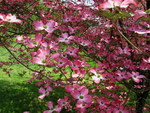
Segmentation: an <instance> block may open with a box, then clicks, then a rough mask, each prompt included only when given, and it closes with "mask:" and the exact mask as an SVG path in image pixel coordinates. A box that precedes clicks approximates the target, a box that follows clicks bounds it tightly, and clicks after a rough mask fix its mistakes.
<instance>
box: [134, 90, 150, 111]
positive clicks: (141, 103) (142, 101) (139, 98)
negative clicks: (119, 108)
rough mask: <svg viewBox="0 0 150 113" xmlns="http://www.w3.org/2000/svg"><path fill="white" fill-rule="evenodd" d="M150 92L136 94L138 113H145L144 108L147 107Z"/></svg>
mask: <svg viewBox="0 0 150 113" xmlns="http://www.w3.org/2000/svg"><path fill="white" fill-rule="evenodd" d="M148 93H149V91H145V92H143V93H136V98H137V102H136V113H144V112H143V108H144V105H145V101H146V98H147V97H148Z"/></svg>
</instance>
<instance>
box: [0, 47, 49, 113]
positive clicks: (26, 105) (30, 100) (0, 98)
mask: <svg viewBox="0 0 150 113" xmlns="http://www.w3.org/2000/svg"><path fill="white" fill-rule="evenodd" d="M0 51H1V53H0V61H7V60H8V56H9V53H8V52H7V51H6V50H5V49H4V48H2V47H0ZM3 68H7V69H9V68H13V70H12V71H11V73H10V75H8V74H6V73H5V72H3V71H2V70H3ZM22 71H27V73H26V74H25V75H23V74H21V73H22ZM31 77H32V75H31V73H30V72H29V71H28V70H27V69H25V68H24V67H23V66H21V65H20V64H15V65H7V66H3V67H0V113H23V112H24V111H30V113H41V112H42V111H44V110H46V109H47V107H46V106H45V103H46V102H45V101H44V100H40V99H38V96H39V95H40V94H39V93H38V87H37V86H35V83H27V82H26V81H27V80H29V79H30V78H31Z"/></svg>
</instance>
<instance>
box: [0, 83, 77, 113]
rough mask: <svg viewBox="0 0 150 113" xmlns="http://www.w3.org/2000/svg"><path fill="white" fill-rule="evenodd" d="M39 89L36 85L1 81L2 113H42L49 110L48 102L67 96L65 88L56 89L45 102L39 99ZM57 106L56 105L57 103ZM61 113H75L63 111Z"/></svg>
mask: <svg viewBox="0 0 150 113" xmlns="http://www.w3.org/2000/svg"><path fill="white" fill-rule="evenodd" d="M38 89H39V88H38V87H36V86H35V83H14V84H10V82H8V81H4V80H0V113H23V112H24V111H30V113H42V112H43V111H45V110H48V107H47V105H46V103H47V102H48V101H50V100H51V101H53V102H57V100H58V99H59V98H63V97H64V95H65V92H64V89H63V88H55V90H53V91H52V92H51V93H50V96H49V97H45V98H44V99H43V100H41V99H38V96H39V95H40V94H39V93H38ZM55 104H56V103H55ZM61 113H75V112H74V111H67V110H65V109H63V110H62V111H61Z"/></svg>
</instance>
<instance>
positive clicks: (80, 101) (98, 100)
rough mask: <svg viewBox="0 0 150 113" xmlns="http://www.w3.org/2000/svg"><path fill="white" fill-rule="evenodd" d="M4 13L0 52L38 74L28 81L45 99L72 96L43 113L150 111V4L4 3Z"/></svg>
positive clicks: (117, 0)
mask: <svg viewBox="0 0 150 113" xmlns="http://www.w3.org/2000/svg"><path fill="white" fill-rule="evenodd" d="M0 6H1V7H0V11H1V12H0V43H1V46H3V47H5V48H6V49H7V50H8V51H9V52H10V54H11V55H12V56H13V57H14V59H16V60H17V62H18V63H20V64H22V65H23V66H24V67H26V68H27V69H29V70H30V71H32V72H33V77H32V78H31V79H30V80H29V81H28V82H32V81H34V80H38V82H37V84H36V85H37V86H38V87H39V98H40V99H44V98H46V97H47V96H50V95H51V93H52V92H53V91H54V90H55V89H56V88H61V89H62V90H63V92H65V93H62V95H63V98H61V97H58V99H57V101H56V102H52V100H49V102H48V103H47V106H48V109H47V110H45V111H43V112H44V113H52V112H58V113H59V112H61V111H62V110H64V109H65V110H66V111H67V110H68V111H72V110H74V111H75V112H78V113H88V112H89V113H134V112H136V113H143V112H146V111H143V110H144V107H145V105H146V99H147V97H148V95H149V91H150V75H149V73H150V71H149V70H150V64H149V63H150V62H149V59H150V54H149V53H150V45H149V38H150V36H149V33H150V30H149V29H150V23H149V19H150V18H149V14H150V10H149V8H150V5H149V1H146V0H141V1H140V0H93V1H92V0H91V1H88V0H65V1H63V0H1V1H0ZM14 38H15V39H14ZM11 41H12V42H15V41H16V43H18V44H20V45H21V46H20V47H18V48H14V47H13V46H12V45H11V43H8V42H11ZM13 51H19V52H20V54H21V52H22V51H26V53H27V56H30V57H21V56H20V57H16V55H15V53H14V52H13ZM25 56H26V55H25ZM29 64H30V65H31V64H37V67H36V69H33V68H31V67H30V65H29ZM2 65H4V64H2ZM5 71H6V69H5ZM130 91H131V92H134V93H135V95H136V100H135V101H136V102H134V101H133V100H132V96H130ZM58 93H61V92H58ZM37 98H38V97H37ZM131 102H132V105H131V104H130V103H131ZM147 106H149V105H147ZM145 109H146V110H148V108H145Z"/></svg>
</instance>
